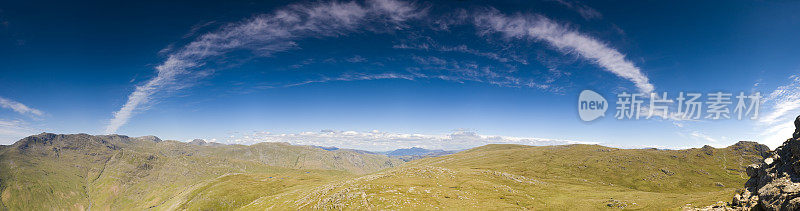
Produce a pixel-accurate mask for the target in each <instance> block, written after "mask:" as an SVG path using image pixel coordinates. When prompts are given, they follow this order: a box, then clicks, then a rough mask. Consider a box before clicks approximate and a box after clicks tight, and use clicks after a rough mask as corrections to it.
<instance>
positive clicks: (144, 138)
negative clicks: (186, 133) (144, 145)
mask: <svg viewBox="0 0 800 211" xmlns="http://www.w3.org/2000/svg"><path fill="white" fill-rule="evenodd" d="M134 139H137V140H142V141H152V142H156V143H158V142H161V139H160V138H158V137H156V136H153V135H150V136H141V137H136V138H134Z"/></svg>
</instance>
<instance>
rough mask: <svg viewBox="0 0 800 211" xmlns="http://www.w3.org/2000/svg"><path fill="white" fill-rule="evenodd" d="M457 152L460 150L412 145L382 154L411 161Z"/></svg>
mask: <svg viewBox="0 0 800 211" xmlns="http://www.w3.org/2000/svg"><path fill="white" fill-rule="evenodd" d="M456 152H458V151H445V150H440V149H438V150H429V149H423V148H419V147H412V148H407V149H396V150H393V151H388V152H383V153H381V154H385V155H387V156H389V157H392V158H397V159H401V160H403V161H411V160H416V159H421V158H427V157H438V156H443V155H449V154H453V153H456Z"/></svg>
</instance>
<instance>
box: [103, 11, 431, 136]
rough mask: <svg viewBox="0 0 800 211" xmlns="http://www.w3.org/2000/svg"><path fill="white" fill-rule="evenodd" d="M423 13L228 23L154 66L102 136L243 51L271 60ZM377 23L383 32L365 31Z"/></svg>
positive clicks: (290, 16) (283, 15)
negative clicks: (313, 40)
mask: <svg viewBox="0 0 800 211" xmlns="http://www.w3.org/2000/svg"><path fill="white" fill-rule="evenodd" d="M425 14H426V11H425V8H419V7H418V6H417V5H415V4H414V3H410V2H401V1H395V0H370V1H366V2H365V3H356V2H335V1H332V2H314V3H308V4H294V5H290V6H288V7H286V8H284V9H279V10H276V11H274V12H272V13H270V14H265V15H260V16H256V17H254V18H251V19H248V20H246V21H243V22H240V23H235V24H229V25H226V26H224V27H222V28H221V29H220V30H218V31H215V32H210V33H207V34H204V35H201V36H199V37H198V38H197V39H196V40H194V41H192V42H190V43H188V44H187V45H185V46H183V47H181V48H177V50H175V51H174V52H172V53H170V54H169V55H168V56H167V60H166V61H165V62H164V63H162V64H160V65H158V66H157V67H156V70H157V71H156V72H157V74H156V76H155V77H154V78H152V79H150V80H149V81H147V82H146V83H144V84H142V85H139V86H137V87H136V89H135V90H134V91H133V93H131V94H130V95H129V96H128V100H127V102H126V103H125V104H124V105H123V106H122V108H121V109H120V110H119V111H117V112H115V113H114V117H113V118H112V119H111V120H110V121H109V123H108V125H107V127H106V130H105V132H106V133H114V132H116V131H117V129H119V127H121V126H122V125H124V124H126V123H127V122H128V120H129V119H130V118H131V116H132V115H133V114H134V112H135V111H136V110H137V108H140V107H141V106H142V105H143V104H145V103H148V102H149V101H151V100H152V98H153V95H154V94H156V93H158V92H162V91H164V90H168V89H170V88H175V86H186V85H187V84H186V83H181V82H180V81H181V79H185V78H194V77H198V76H197V74H201V75H203V74H210V73H209V72H208V71H207V70H201V68H202V67H206V66H207V65H208V64H209V63H213V62H214V61H213V60H214V59H215V58H217V57H219V56H220V55H224V54H226V53H228V52H231V51H233V50H239V49H245V50H250V51H252V52H253V53H254V54H255V55H256V56H270V55H272V54H274V53H276V52H281V51H285V50H289V49H292V48H295V47H297V43H296V42H295V41H296V40H299V39H302V38H309V37H335V36H340V35H344V34H347V33H350V32H353V31H357V30H372V31H376V32H379V31H390V30H393V29H398V28H403V27H404V25H403V24H402V23H403V22H404V21H406V20H408V19H412V18H419V17H421V16H424V15H425ZM373 22H379V23H382V24H374V25H382V26H386V27H384V28H376V27H367V26H366V23H373Z"/></svg>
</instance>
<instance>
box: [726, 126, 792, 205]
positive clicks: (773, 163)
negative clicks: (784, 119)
mask: <svg viewBox="0 0 800 211" xmlns="http://www.w3.org/2000/svg"><path fill="white" fill-rule="evenodd" d="M794 125H795V127H796V130H795V132H794V134H793V136H792V138H791V139H788V140H786V142H784V143H783V145H781V146H780V147H778V148H777V149H775V151H773V152H771V153H769V154H767V156H765V157H766V158H765V159H764V161H763V162H761V163H759V164H753V165H750V166H748V167H747V175H748V176H749V177H750V179H749V180H747V182H746V183H745V189H744V190H741V191H740V192H739V193H738V194H736V195H735V196H734V197H733V201H732V202H731V204H730V205H731V207H732V208H733V209H736V210H800V116H798V117H797V119H795V121H794Z"/></svg>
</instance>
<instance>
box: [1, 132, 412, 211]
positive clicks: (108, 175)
mask: <svg viewBox="0 0 800 211" xmlns="http://www.w3.org/2000/svg"><path fill="white" fill-rule="evenodd" d="M401 163H402V161H399V160H396V159H390V158H387V157H385V156H381V155H372V154H360V153H357V152H353V151H348V150H336V151H325V150H322V149H318V148H314V147H307V146H292V145H288V144H284V143H264V144H257V145H254V146H241V145H234V146H195V145H189V144H185V143H182V142H177V141H152V140H148V139H135V138H128V137H125V136H116V135H114V136H91V135H86V134H76V135H56V134H40V135H36V136H31V137H27V138H25V139H23V140H20V141H19V142H17V143H15V144H14V145H11V146H9V147H4V148H3V149H2V150H1V151H0V202H2V204H0V205H2V207H5V208H8V209H12V210H47V209H75V210H83V209H89V208H90V207H91V208H94V209H102V210H107V209H121V208H127V209H137V210H139V209H146V208H154V209H174V208H177V207H181V206H183V203H184V201H182V200H184V199H186V197H192V194H193V193H196V191H197V189H198V188H202V187H204V185H205V184H207V183H209V182H213V181H216V180H219V179H220V178H219V177H221V176H223V175H229V174H253V175H270V174H282V175H284V176H285V177H288V176H290V175H296V176H299V175H303V176H305V175H306V174H308V175H317V177H319V178H324V179H326V180H331V179H335V178H349V177H352V176H354V175H357V174H363V173H368V172H373V171H376V170H380V169H383V168H388V167H392V166H396V165H400V164H401ZM302 169H315V170H302ZM306 172H309V173H306ZM318 180H322V179H318ZM286 181H288V180H286ZM276 185H279V186H281V187H282V186H289V185H291V183H285V182H281V183H280V184H277V183H276ZM206 189H207V188H206ZM237 203H244V202H243V201H239V202H237Z"/></svg>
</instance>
